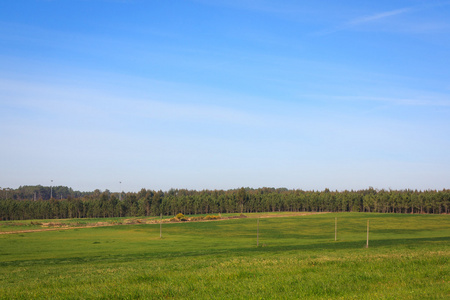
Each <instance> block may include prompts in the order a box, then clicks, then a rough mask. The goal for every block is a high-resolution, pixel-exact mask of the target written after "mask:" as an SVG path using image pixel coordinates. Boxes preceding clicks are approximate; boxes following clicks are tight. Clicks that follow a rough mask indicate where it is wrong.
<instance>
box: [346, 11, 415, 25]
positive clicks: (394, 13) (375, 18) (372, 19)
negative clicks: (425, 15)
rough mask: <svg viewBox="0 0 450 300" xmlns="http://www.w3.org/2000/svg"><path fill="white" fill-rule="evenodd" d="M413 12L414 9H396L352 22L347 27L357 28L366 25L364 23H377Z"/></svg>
mask: <svg viewBox="0 0 450 300" xmlns="http://www.w3.org/2000/svg"><path fill="white" fill-rule="evenodd" d="M412 10H413V8H412V7H407V8H401V9H395V10H391V11H385V12H382V13H378V14H374V15H371V16H366V17H361V18H357V19H354V20H351V21H350V22H348V23H347V24H346V26H347V27H350V26H356V25H360V24H364V23H368V22H375V21H379V20H382V19H386V18H389V17H393V16H397V15H401V14H405V13H408V12H411V11H412Z"/></svg>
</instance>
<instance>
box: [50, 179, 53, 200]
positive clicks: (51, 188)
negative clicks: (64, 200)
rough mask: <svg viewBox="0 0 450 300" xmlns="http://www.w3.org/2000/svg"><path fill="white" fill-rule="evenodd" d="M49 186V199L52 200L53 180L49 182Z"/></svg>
mask: <svg viewBox="0 0 450 300" xmlns="http://www.w3.org/2000/svg"><path fill="white" fill-rule="evenodd" d="M51 182H52V183H51V185H50V199H52V198H53V179H52V180H51Z"/></svg>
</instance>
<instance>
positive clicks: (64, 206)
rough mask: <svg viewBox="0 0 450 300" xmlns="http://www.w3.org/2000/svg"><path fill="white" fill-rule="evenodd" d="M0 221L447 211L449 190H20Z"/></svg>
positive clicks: (1, 210) (1, 205)
mask: <svg viewBox="0 0 450 300" xmlns="http://www.w3.org/2000/svg"><path fill="white" fill-rule="evenodd" d="M0 193H1V195H0V220H23V219H55V218H98V217H135V216H159V215H160V214H163V215H176V214H177V213H183V214H185V215H191V214H217V213H241V212H243V213H246V212H274V211H313V212H350V211H355V212H380V213H430V214H438V213H439V214H441V213H449V209H450V190H446V189H444V190H441V191H436V190H427V191H417V190H414V191H413V190H400V191H399V190H376V189H373V188H369V189H365V190H358V191H353V190H352V191H330V190H329V189H325V190H324V191H303V190H288V189H285V188H280V189H275V188H259V189H251V188H240V189H234V190H227V191H224V190H203V191H195V190H185V189H171V190H169V191H167V192H162V191H152V190H146V189H142V190H140V191H139V192H137V193H132V192H130V193H111V192H110V191H108V190H106V191H103V192H102V191H100V190H95V191H94V192H79V191H73V190H72V189H71V188H68V187H63V186H58V187H44V186H23V187H20V188H18V189H2V190H1V191H0Z"/></svg>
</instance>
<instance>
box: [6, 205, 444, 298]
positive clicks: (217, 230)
mask: <svg viewBox="0 0 450 300" xmlns="http://www.w3.org/2000/svg"><path fill="white" fill-rule="evenodd" d="M336 216H337V217H338V240H337V241H336V242H335V241H334V224H335V217H336ZM368 218H369V219H370V242H369V248H368V249H366V248H365V247H364V246H365V243H366V224H367V219H368ZM256 224H257V223H256V220H255V219H252V218H247V219H233V220H225V221H211V222H196V223H175V224H164V225H163V239H160V238H159V225H157V224H145V225H128V226H114V227H98V228H82V229H70V230H60V231H46V232H33V233H18V234H9V235H0V270H1V273H0V298H1V299H30V298H33V299H49V298H51V299H166V298H169V299H173V298H182V299H195V298H196V299H230V298H231V299H297V298H320V299H330V298H334V299H339V298H341V299H448V298H449V297H450V275H449V273H450V262H449V258H450V243H449V242H450V217H449V216H447V215H393V214H358V213H345V214H323V215H309V216H301V217H283V218H263V219H260V223H259V224H260V227H259V232H260V238H259V242H260V247H256Z"/></svg>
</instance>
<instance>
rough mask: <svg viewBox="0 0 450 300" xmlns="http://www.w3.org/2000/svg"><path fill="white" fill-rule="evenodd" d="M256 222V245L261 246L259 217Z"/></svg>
mask: <svg viewBox="0 0 450 300" xmlns="http://www.w3.org/2000/svg"><path fill="white" fill-rule="evenodd" d="M256 224H257V225H256V247H259V218H258V221H257V223H256Z"/></svg>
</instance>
